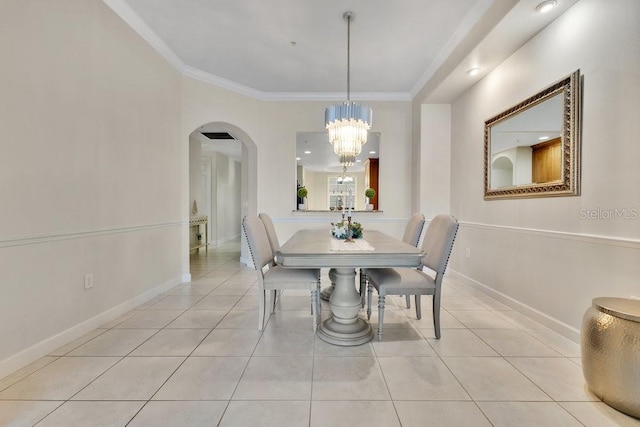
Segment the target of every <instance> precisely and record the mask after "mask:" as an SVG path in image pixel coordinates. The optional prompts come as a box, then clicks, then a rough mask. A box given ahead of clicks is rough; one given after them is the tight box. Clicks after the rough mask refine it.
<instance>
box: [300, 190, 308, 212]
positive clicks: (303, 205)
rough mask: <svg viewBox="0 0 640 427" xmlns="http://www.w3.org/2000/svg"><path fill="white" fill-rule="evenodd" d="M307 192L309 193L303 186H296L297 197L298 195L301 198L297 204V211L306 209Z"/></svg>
mask: <svg viewBox="0 0 640 427" xmlns="http://www.w3.org/2000/svg"><path fill="white" fill-rule="evenodd" d="M307 194H309V192H308V191H307V189H306V188H304V187H300V188H298V197H300V198H301V199H302V203H299V204H298V210H299V211H306V210H307V201H306V198H307Z"/></svg>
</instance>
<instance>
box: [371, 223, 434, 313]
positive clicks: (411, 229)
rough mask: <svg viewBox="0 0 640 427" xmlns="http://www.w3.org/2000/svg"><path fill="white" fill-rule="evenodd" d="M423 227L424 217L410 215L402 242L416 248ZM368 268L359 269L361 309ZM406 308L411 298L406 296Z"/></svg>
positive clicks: (409, 304) (409, 306)
mask: <svg viewBox="0 0 640 427" xmlns="http://www.w3.org/2000/svg"><path fill="white" fill-rule="evenodd" d="M423 227H424V215H422V214H421V213H415V214H413V215H411V217H410V218H409V222H407V226H406V228H405V229H404V235H403V236H402V241H403V242H405V243H408V244H410V245H411V246H415V247H418V243H420V235H421V234H422V228H423ZM368 270H370V269H369V268H361V269H360V297H361V303H362V307H364V296H365V287H366V282H367V271H368ZM406 301H407V308H411V298H410V296H409V295H406Z"/></svg>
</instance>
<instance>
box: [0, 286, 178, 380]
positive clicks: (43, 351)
mask: <svg viewBox="0 0 640 427" xmlns="http://www.w3.org/2000/svg"><path fill="white" fill-rule="evenodd" d="M182 282H183V280H181V277H176V278H174V279H170V280H167V281H166V282H164V283H162V284H160V285H158V286H156V287H154V288H153V289H150V290H148V291H146V292H145V293H143V294H141V295H138V296H137V297H134V298H131V299H130V300H128V301H125V302H123V303H122V304H119V305H117V306H115V307H113V308H110V309H108V310H106V311H104V312H102V313H100V314H98V315H97V316H94V317H92V318H90V319H87V320H85V321H83V322H81V323H78V324H77V325H75V326H72V327H70V328H69V329H67V330H64V331H62V332H60V333H58V334H56V335H54V336H52V337H49V338H47V339H45V340H43V341H40V342H39V343H36V344H34V345H32V346H31V347H29V348H26V349H24V350H22V351H21V352H19V353H16V354H14V355H12V356H9V357H8V358H6V359H4V360H2V361H0V378H3V377H5V376H7V375H9V374H11V373H13V372H15V371H17V370H18V369H20V368H22V367H24V366H27V365H28V364H30V363H33V362H35V361H36V360H38V359H40V358H41V357H44V356H46V355H47V354H50V353H51V352H52V351H54V350H56V349H58V348H60V347H62V346H63V345H66V344H68V343H70V342H71V341H73V340H75V339H78V338H80V337H81V336H83V335H85V334H87V333H89V332H91V331H93V330H94V329H96V328H98V327H100V326H102V325H104V324H105V323H108V322H110V321H112V320H114V319H117V318H118V317H119V316H122V315H123V314H125V313H126V312H128V311H130V310H133V309H134V308H136V307H138V306H139V305H141V304H144V303H145V302H147V301H149V300H151V299H152V298H155V297H156V296H158V295H160V294H162V293H164V292H166V291H168V290H169V289H171V288H173V287H174V286H177V285H179V284H180V283H182Z"/></svg>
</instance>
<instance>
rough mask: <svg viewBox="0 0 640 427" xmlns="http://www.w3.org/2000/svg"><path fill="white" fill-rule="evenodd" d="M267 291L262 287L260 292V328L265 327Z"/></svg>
mask: <svg viewBox="0 0 640 427" xmlns="http://www.w3.org/2000/svg"><path fill="white" fill-rule="evenodd" d="M265 299H266V291H265V290H264V289H262V290H261V291H260V292H258V330H259V331H261V330H263V329H264V313H265V310H266V308H267V307H266V301H265Z"/></svg>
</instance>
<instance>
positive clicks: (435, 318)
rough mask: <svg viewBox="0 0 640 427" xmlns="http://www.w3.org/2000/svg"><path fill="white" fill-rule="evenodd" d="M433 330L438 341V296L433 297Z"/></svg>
mask: <svg viewBox="0 0 640 427" xmlns="http://www.w3.org/2000/svg"><path fill="white" fill-rule="evenodd" d="M433 330H434V331H435V333H436V338H437V339H440V294H434V295H433Z"/></svg>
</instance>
